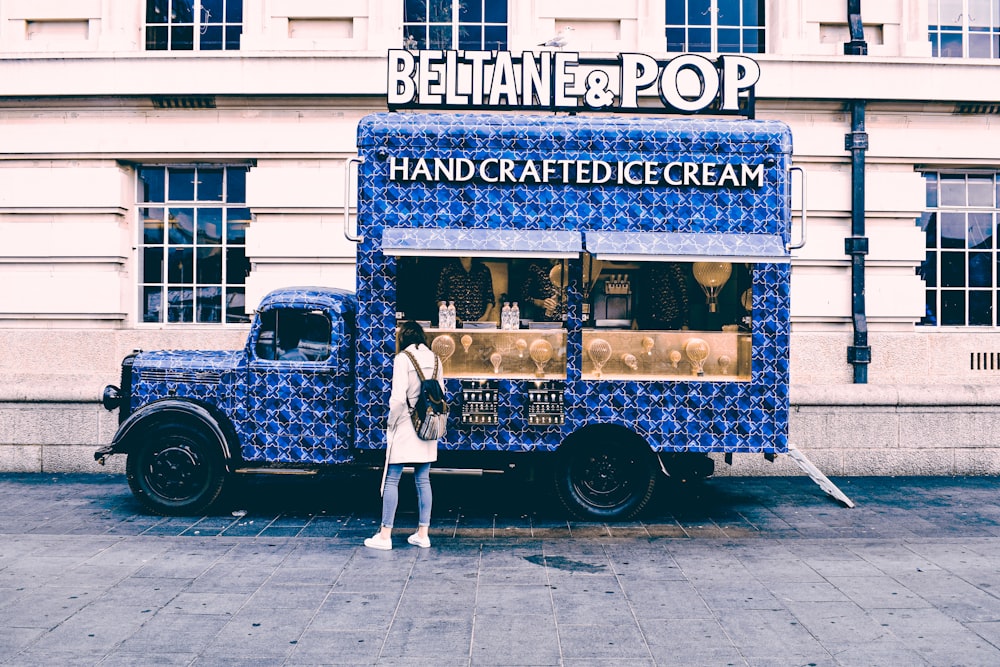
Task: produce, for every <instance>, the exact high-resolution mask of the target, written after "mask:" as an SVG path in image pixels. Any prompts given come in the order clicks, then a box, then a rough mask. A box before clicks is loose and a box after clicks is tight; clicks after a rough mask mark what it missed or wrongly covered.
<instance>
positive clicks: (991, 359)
mask: <svg viewBox="0 0 1000 667" xmlns="http://www.w3.org/2000/svg"><path fill="white" fill-rule="evenodd" d="M969 369H970V370H973V371H1000V352H972V353H971V354H970V355H969Z"/></svg>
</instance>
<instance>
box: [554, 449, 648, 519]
mask: <svg viewBox="0 0 1000 667" xmlns="http://www.w3.org/2000/svg"><path fill="white" fill-rule="evenodd" d="M659 477H660V471H659V469H658V468H656V466H655V459H654V457H653V455H652V452H651V451H650V450H649V449H648V447H646V446H645V443H637V442H635V441H631V440H629V439H626V438H621V437H610V438H608V437H602V438H600V439H597V438H589V439H587V440H581V441H577V442H574V443H567V444H565V445H564V446H563V448H561V449H560V451H559V459H558V462H557V463H556V469H555V489H556V495H558V496H559V500H560V501H561V502H562V504H563V505H564V506H565V507H566V509H568V510H569V511H570V512H571V513H572V514H573V515H574V516H576V517H578V518H581V519H586V520H597V521H622V520H625V519H631V518H633V517H635V516H636V515H637V514H639V513H640V512H641V511H642V510H643V509H644V508H645V507H646V505H647V504H648V503H649V500H650V498H652V497H653V492H654V491H655V490H656V483H657V480H658V479H659Z"/></svg>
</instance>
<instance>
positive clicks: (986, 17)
mask: <svg viewBox="0 0 1000 667" xmlns="http://www.w3.org/2000/svg"><path fill="white" fill-rule="evenodd" d="M990 2H991V0H969V27H970V28H978V27H986V26H988V25H990Z"/></svg>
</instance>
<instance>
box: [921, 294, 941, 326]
mask: <svg viewBox="0 0 1000 667" xmlns="http://www.w3.org/2000/svg"><path fill="white" fill-rule="evenodd" d="M920 324H923V325H929V326H934V325H936V324H937V292H932V291H930V290H928V291H927V294H926V295H925V300H924V316H923V317H922V318H920Z"/></svg>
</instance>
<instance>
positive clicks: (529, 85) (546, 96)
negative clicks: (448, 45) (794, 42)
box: [387, 49, 760, 116]
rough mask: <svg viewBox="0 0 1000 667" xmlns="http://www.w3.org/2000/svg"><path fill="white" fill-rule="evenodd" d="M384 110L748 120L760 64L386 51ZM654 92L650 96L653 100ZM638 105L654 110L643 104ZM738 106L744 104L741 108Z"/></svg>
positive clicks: (724, 59)
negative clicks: (709, 116)
mask: <svg viewBox="0 0 1000 667" xmlns="http://www.w3.org/2000/svg"><path fill="white" fill-rule="evenodd" d="M388 74H389V76H388V82H387V83H388V86H387V102H388V106H389V109H390V110H396V109H415V108H437V109H534V110H552V111H630V112H667V113H686V114H694V113H699V112H703V111H706V112H712V113H722V114H744V115H748V116H752V115H753V100H754V86H755V85H756V84H757V81H758V80H759V79H760V66H759V65H758V64H757V62H756V61H755V60H753V59H752V58H749V57H747V56H742V55H724V56H720V57H719V58H718V59H717V60H715V61H712V60H709V59H708V58H705V57H704V56H701V55H697V54H693V53H686V54H682V55H678V56H675V57H673V58H670V59H666V60H657V59H656V58H654V57H652V56H649V55H645V54H642V53H622V54H619V56H618V58H617V59H581V58H580V55H579V54H578V53H571V52H565V51H542V52H539V53H533V52H531V51H525V52H523V53H521V54H520V55H514V54H512V53H511V52H509V51H440V50H426V51H407V50H402V49H394V50H391V51H389V70H388ZM654 94H655V95H654ZM643 99H649V100H654V101H655V100H658V101H659V106H655V105H654V106H650V105H648V104H647V105H641V104H640V101H641V100H643ZM741 103H742V104H741Z"/></svg>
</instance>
